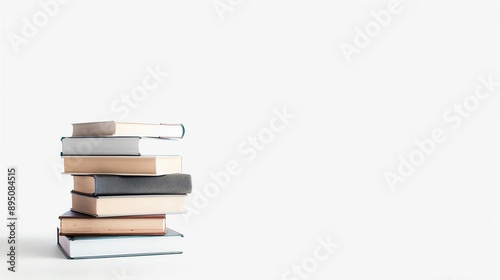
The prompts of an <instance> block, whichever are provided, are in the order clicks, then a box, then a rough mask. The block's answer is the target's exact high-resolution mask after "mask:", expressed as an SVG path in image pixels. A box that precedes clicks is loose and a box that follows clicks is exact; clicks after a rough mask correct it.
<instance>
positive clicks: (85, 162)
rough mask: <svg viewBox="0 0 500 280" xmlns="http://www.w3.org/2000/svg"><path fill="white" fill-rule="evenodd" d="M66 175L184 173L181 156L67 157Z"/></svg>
mask: <svg viewBox="0 0 500 280" xmlns="http://www.w3.org/2000/svg"><path fill="white" fill-rule="evenodd" d="M63 161H64V173H70V174H117V175H163V174H171V173H181V172H182V158H181V157H180V156H141V157H137V156H65V157H63Z"/></svg>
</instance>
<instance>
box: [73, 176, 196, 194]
mask: <svg viewBox="0 0 500 280" xmlns="http://www.w3.org/2000/svg"><path fill="white" fill-rule="evenodd" d="M73 190H74V191H76V192H79V193H84V194H89V195H94V196H100V195H130V194H187V193H190V192H191V190H192V184H191V175H188V174H180V173H177V174H168V175H160V176H115V175H90V176H85V175H74V176H73Z"/></svg>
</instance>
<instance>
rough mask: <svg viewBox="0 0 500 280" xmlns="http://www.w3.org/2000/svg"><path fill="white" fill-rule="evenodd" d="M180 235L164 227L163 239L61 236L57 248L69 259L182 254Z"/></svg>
mask: <svg viewBox="0 0 500 280" xmlns="http://www.w3.org/2000/svg"><path fill="white" fill-rule="evenodd" d="M183 237H184V236H183V235H182V234H180V233H178V232H176V231H174V230H172V229H169V228H167V231H166V234H165V235H162V236H133V235H127V236H64V235H60V234H59V229H57V246H58V247H59V249H60V250H61V252H62V253H63V255H64V256H65V257H66V258H68V259H91V258H113V257H135V256H150V255H168V254H181V253H182V241H183Z"/></svg>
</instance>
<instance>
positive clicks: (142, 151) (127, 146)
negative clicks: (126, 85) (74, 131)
mask: <svg viewBox="0 0 500 280" xmlns="http://www.w3.org/2000/svg"><path fill="white" fill-rule="evenodd" d="M180 142H181V141H179V140H176V139H169V138H159V137H140V136H137V137H125V136H119V137H63V138H61V144H62V152H61V155H62V156H156V155H180V154H181V149H180Z"/></svg>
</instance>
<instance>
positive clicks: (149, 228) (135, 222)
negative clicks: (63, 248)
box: [59, 211, 166, 236]
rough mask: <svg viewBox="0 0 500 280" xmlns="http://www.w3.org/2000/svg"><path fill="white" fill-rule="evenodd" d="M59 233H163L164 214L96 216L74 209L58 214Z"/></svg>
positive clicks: (67, 234)
mask: <svg viewBox="0 0 500 280" xmlns="http://www.w3.org/2000/svg"><path fill="white" fill-rule="evenodd" d="M59 220H60V226H59V228H60V234H61V235H65V236H77V235H165V233H166V226H165V215H164V214H159V215H137V216H120V217H105V218H97V217H95V216H89V215H85V214H81V213H78V212H74V211H68V212H66V213H64V214H62V215H60V216H59Z"/></svg>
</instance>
